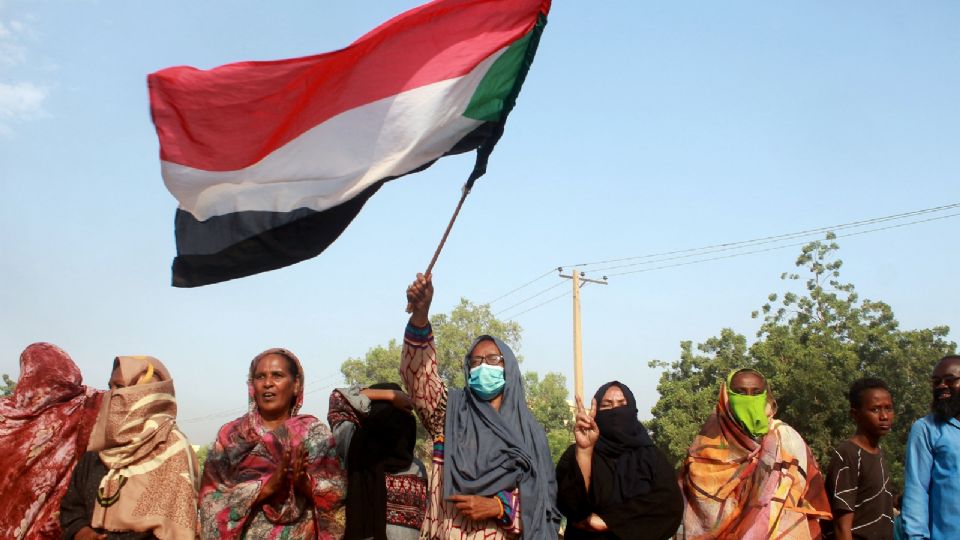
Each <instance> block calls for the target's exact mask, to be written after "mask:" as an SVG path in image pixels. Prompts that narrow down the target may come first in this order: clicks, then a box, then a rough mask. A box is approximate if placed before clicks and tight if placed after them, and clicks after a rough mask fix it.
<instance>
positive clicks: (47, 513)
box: [0, 343, 103, 539]
mask: <svg viewBox="0 0 960 540" xmlns="http://www.w3.org/2000/svg"><path fill="white" fill-rule="evenodd" d="M82 383H83V377H81V375H80V369H79V368H77V365H76V364H74V363H73V360H71V359H70V355H68V354H67V353H66V352H64V351H63V350H62V349H60V348H59V347H57V346H56V345H51V344H50V343H34V344H33V345H30V346H29V347H27V348H26V349H25V350H24V351H23V353H22V354H21V355H20V379H19V381H18V382H17V388H16V390H15V391H14V393H13V395H12V396H9V397H5V398H0V471H3V474H2V475H0V493H2V494H3V497H4V501H3V502H4V504H3V505H0V538H17V539H19V538H31V539H33V538H60V522H59V519H58V517H57V515H58V513H59V511H60V499H62V498H63V495H64V494H65V493H66V492H67V486H68V484H69V483H70V475H71V473H72V472H73V467H74V466H75V465H76V463H77V460H78V459H80V456H82V455H83V453H84V451H86V449H87V441H88V440H89V438H90V431H91V429H93V424H94V421H95V420H96V417H97V413H98V411H99V409H100V400H101V397H102V395H103V393H102V392H100V391H98V390H94V389H93V388H87V387H86V386H84V385H83V384H82Z"/></svg>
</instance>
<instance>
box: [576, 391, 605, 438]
mask: <svg viewBox="0 0 960 540" xmlns="http://www.w3.org/2000/svg"><path fill="white" fill-rule="evenodd" d="M576 399H577V411H576V412H577V418H576V424H575V425H574V428H573V436H574V438H576V440H577V448H581V449H584V450H587V449H590V450H592V449H593V447H594V446H595V445H596V444H597V440H598V439H599V438H600V428H598V427H597V422H596V420H594V418H595V417H596V416H597V400H596V399H594V400H593V401H592V403H591V407H590V410H589V411H587V410H585V409H584V408H583V399H582V398H581V397H580V396H576Z"/></svg>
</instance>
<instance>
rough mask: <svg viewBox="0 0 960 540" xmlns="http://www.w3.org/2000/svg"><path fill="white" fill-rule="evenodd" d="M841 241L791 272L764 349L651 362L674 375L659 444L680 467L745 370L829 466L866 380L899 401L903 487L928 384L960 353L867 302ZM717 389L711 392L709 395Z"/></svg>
mask: <svg viewBox="0 0 960 540" xmlns="http://www.w3.org/2000/svg"><path fill="white" fill-rule="evenodd" d="M834 239H835V237H834V235H833V234H828V235H827V237H826V240H825V241H817V242H812V243H810V244H807V245H806V246H804V247H803V249H802V250H801V253H800V256H799V257H798V258H797V260H796V267H797V268H798V269H800V270H798V271H797V272H796V273H784V274H782V275H781V279H783V280H784V282H785V284H786V285H787V287H786V289H787V290H786V291H785V292H784V293H782V294H771V295H770V296H769V297H768V299H767V302H766V303H765V304H764V305H763V306H761V309H760V310H758V311H756V312H754V313H753V317H754V318H758V319H760V318H762V323H761V325H760V328H759V330H758V332H757V336H756V338H757V339H756V341H755V342H754V343H752V344H751V345H749V346H747V340H746V338H745V337H744V336H742V335H739V334H736V333H735V332H733V331H732V330H729V329H725V330H722V331H721V333H720V336H718V337H714V338H710V339H708V340H707V341H706V342H704V343H703V344H701V345H699V346H698V347H697V352H696V353H695V352H694V350H693V347H692V345H691V343H690V342H684V343H682V344H681V353H680V359H679V360H677V361H674V362H669V363H668V362H662V361H658V360H655V361H653V362H651V366H652V367H657V368H664V369H665V371H664V372H663V374H662V375H661V377H660V382H659V385H658V387H657V389H658V391H659V392H660V400H659V401H658V402H657V404H656V406H655V407H654V410H653V413H654V420H653V423H652V424H653V425H652V428H653V429H652V431H653V432H654V436H655V438H656V440H657V443H658V444H659V445H660V446H661V447H663V449H664V450H665V451H667V452H668V455H670V456H671V457H672V458H673V459H674V460H676V461H677V462H679V461H680V460H681V459H682V458H683V456H684V455H685V453H686V449H687V446H688V445H689V444H690V442H691V441H692V440H693V437H694V436H695V435H696V433H697V431H698V430H699V428H700V426H701V425H702V424H703V422H704V421H705V420H706V418H707V417H708V416H709V415H710V413H711V412H712V411H713V408H714V407H715V405H716V399H717V391H718V390H719V383H720V381H721V380H722V379H723V378H725V377H726V375H727V374H728V373H729V372H730V371H731V370H732V369H735V368H741V367H753V368H756V369H758V370H760V371H761V372H762V373H764V374H765V375H766V376H767V378H768V380H769V382H770V387H771V389H772V391H773V393H774V395H775V396H776V398H777V404H778V407H779V412H778V417H779V418H781V419H783V420H784V421H785V422H787V423H788V424H790V425H791V426H793V427H794V428H796V429H797V431H798V432H799V433H800V434H801V435H803V437H804V440H806V441H807V443H808V444H809V445H810V447H811V448H812V449H813V451H814V454H815V455H816V457H817V459H818V460H819V461H821V462H824V464H825V461H826V460H827V458H828V451H829V449H830V447H831V446H832V445H833V444H835V443H837V442H839V441H841V440H844V439H846V438H848V437H850V436H851V435H852V434H853V431H854V426H853V423H852V421H851V420H850V416H849V408H850V407H849V404H848V401H847V397H846V394H847V390H848V388H849V385H850V383H851V382H852V381H853V380H854V379H857V378H859V377H864V376H875V377H880V378H882V379H884V380H885V381H886V382H887V384H889V385H890V388H891V390H892V393H893V398H894V403H895V407H896V412H897V416H898V418H897V420H896V423H895V425H894V429H893V431H892V432H891V433H890V435H888V436H887V437H886V438H885V439H884V441H883V445H884V450H885V452H886V454H887V457H888V458H889V461H890V464H891V472H892V476H893V480H894V482H895V484H899V483H900V482H901V481H902V478H903V456H904V446H905V443H906V437H907V434H908V432H909V429H910V425H911V424H912V422H913V421H914V420H915V419H916V418H919V417H920V416H923V415H924V414H926V411H927V409H928V404H929V402H930V395H929V394H930V391H929V383H928V382H927V381H928V378H929V376H930V370H931V369H932V367H933V364H934V362H935V361H936V360H937V359H938V358H940V357H941V356H943V355H945V354H948V353H951V352H953V351H954V350H955V349H956V344H955V343H952V342H950V341H948V340H947V339H946V337H947V335H948V333H949V329H948V328H947V327H946V326H938V327H934V328H929V329H921V330H901V329H900V328H899V323H898V322H897V320H896V318H895V317H894V314H893V309H892V308H891V307H890V306H889V305H887V304H885V303H883V302H880V301H872V300H868V299H864V300H861V299H860V297H859V295H858V294H857V293H856V290H855V288H854V286H853V284H850V283H845V282H843V281H842V280H841V277H840V269H841V267H842V265H843V263H842V262H841V260H840V259H838V258H837V257H836V255H837V251H838V250H839V246H838V245H837V244H836V242H834ZM704 389H710V391H702V390H704Z"/></svg>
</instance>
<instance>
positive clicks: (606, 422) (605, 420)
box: [593, 381, 656, 503]
mask: <svg viewBox="0 0 960 540" xmlns="http://www.w3.org/2000/svg"><path fill="white" fill-rule="evenodd" d="M612 386H616V387H618V388H620V390H621V391H622V392H623V395H624V397H626V398H627V404H626V405H624V406H622V407H615V408H613V409H607V410H603V411H600V410H598V411H597V416H596V419H595V420H596V422H597V427H598V428H600V439H599V440H598V441H597V446H596V449H595V450H596V452H597V453H598V454H600V455H601V456H603V457H605V458H607V459H610V460H611V461H613V462H615V463H616V469H615V475H614V487H613V492H612V494H613V497H614V500H613V501H610V502H613V503H619V502H623V501H626V500H629V499H632V498H633V497H636V496H637V495H643V494H646V493H649V492H650V488H651V482H652V480H653V474H654V468H655V466H656V464H655V461H654V460H655V457H656V456H655V454H654V448H653V440H652V439H651V438H650V434H649V433H647V429H646V428H645V427H643V424H641V423H640V421H639V420H637V400H636V398H634V397H633V392H631V391H630V389H629V388H628V387H627V385H625V384H623V383H621V382H619V381H612V382H608V383H607V384H605V385H603V386H601V387H600V389H599V390H597V393H596V394H594V396H593V398H594V399H595V400H597V405H598V406H599V404H600V402H601V401H602V400H603V396H604V394H606V393H607V390H609V389H610V387H612Z"/></svg>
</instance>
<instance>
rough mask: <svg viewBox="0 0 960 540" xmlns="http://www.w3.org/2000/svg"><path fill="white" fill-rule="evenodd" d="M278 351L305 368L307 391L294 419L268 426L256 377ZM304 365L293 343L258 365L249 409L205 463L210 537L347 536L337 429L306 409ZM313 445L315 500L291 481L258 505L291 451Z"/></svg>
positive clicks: (310, 465) (203, 505) (309, 467)
mask: <svg viewBox="0 0 960 540" xmlns="http://www.w3.org/2000/svg"><path fill="white" fill-rule="evenodd" d="M270 354H279V355H282V356H285V357H287V358H289V359H290V360H291V361H292V362H293V363H294V364H295V365H296V369H297V378H298V379H299V381H300V388H301V391H300V392H299V393H298V394H297V396H296V397H295V398H294V402H293V403H291V404H290V418H289V419H288V420H286V421H285V422H284V423H283V424H282V425H281V426H279V427H277V428H276V429H274V430H273V431H267V429H266V428H265V427H264V425H263V419H262V418H261V416H260V411H259V409H258V408H257V402H256V394H255V389H254V385H253V375H254V372H255V370H256V367H257V362H259V361H260V359H261V358H263V357H264V356H267V355H270ZM302 389H303V367H302V366H301V364H300V360H299V359H298V358H297V357H296V356H295V355H294V354H293V353H292V352H290V351H288V350H286V349H268V350H266V351H264V352H262V353H260V354H258V355H257V356H256V357H255V358H254V359H253V361H252V362H251V363H250V372H249V375H248V378H247V398H248V403H249V412H247V414H245V415H243V416H241V417H240V418H238V419H236V420H234V421H232V422H230V423H228V424H226V425H224V426H223V427H222V428H220V432H219V433H218V434H217V439H216V441H214V443H213V445H212V447H211V448H210V451H209V453H208V454H207V461H206V464H205V465H204V470H203V479H202V482H201V486H200V527H201V531H200V535H201V537H202V538H218V539H220V540H229V539H234V538H241V537H248V538H263V539H271V540H272V539H275V538H320V539H327V538H340V536H341V535H342V530H341V529H342V526H340V525H337V524H336V523H333V518H332V514H330V512H331V511H332V510H335V509H337V508H338V507H339V506H341V504H342V503H343V499H344V492H345V483H346V478H345V473H344V471H343V468H342V467H341V465H340V460H339V459H338V458H337V456H336V442H335V441H334V439H333V435H332V434H331V433H330V430H329V429H328V428H327V427H326V426H325V425H324V424H323V422H320V421H319V420H317V419H316V418H315V417H313V416H309V415H298V414H297V412H299V411H300V407H301V406H302V405H303V391H302ZM301 447H304V448H306V451H307V460H308V462H307V464H306V473H307V477H308V479H309V484H310V486H311V489H312V495H313V496H312V500H311V501H306V500H304V497H303V496H302V495H301V494H300V493H298V492H295V491H294V489H293V486H291V485H288V486H286V488H285V489H286V490H287V491H286V493H285V494H284V495H283V496H280V497H274V498H273V499H271V500H270V501H269V502H264V503H261V504H259V505H258V504H257V503H256V498H257V496H258V495H259V494H260V489H261V487H263V486H264V485H265V484H266V483H267V481H268V480H269V479H270V477H271V475H273V474H274V472H275V471H276V469H277V465H279V464H280V462H281V461H282V459H283V454H284V452H285V451H286V450H288V449H289V450H291V451H292V452H296V451H299V448H301Z"/></svg>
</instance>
